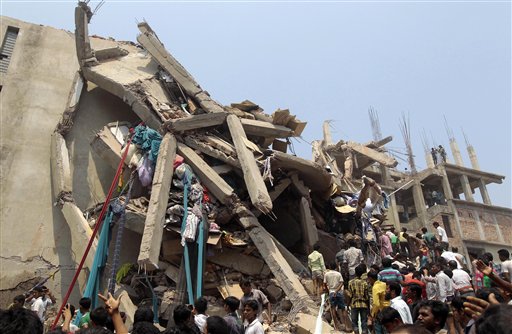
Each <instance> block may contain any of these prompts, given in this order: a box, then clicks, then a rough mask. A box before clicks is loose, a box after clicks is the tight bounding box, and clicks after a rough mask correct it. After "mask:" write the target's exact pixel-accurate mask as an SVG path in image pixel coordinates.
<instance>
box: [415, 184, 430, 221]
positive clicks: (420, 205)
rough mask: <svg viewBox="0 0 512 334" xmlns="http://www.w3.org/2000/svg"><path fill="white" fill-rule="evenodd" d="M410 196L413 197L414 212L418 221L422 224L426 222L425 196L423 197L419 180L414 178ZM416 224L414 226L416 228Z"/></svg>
mask: <svg viewBox="0 0 512 334" xmlns="http://www.w3.org/2000/svg"><path fill="white" fill-rule="evenodd" d="M412 197H413V199H414V207H415V208H416V214H417V215H418V222H419V223H420V224H421V225H422V226H424V225H426V224H427V223H428V221H427V208H426V205H425V198H424V197H423V189H422V188H421V184H420V182H419V181H417V180H414V186H413V187H412ZM417 227H418V226H415V228H417Z"/></svg>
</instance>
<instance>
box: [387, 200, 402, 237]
mask: <svg viewBox="0 0 512 334" xmlns="http://www.w3.org/2000/svg"><path fill="white" fill-rule="evenodd" d="M389 200H390V203H389V211H388V219H390V220H391V223H392V224H393V226H394V227H395V229H396V230H397V231H398V230H400V218H399V217H398V210H397V206H396V198H395V194H392V195H391V196H389Z"/></svg>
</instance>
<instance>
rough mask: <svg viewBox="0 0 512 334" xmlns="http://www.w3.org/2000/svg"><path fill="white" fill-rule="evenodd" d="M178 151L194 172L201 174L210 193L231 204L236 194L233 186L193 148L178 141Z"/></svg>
mask: <svg viewBox="0 0 512 334" xmlns="http://www.w3.org/2000/svg"><path fill="white" fill-rule="evenodd" d="M178 153H179V154H180V155H181V156H182V157H183V158H185V162H186V163H187V164H189V165H190V166H191V167H192V169H193V170H194V173H195V174H196V175H198V176H199V179H200V180H201V182H202V183H203V184H204V185H205V186H206V188H207V189H208V190H209V191H210V193H211V194H212V195H213V196H214V197H215V198H216V199H217V200H219V201H220V202H221V203H222V204H224V205H226V204H230V203H231V202H232V201H233V198H234V196H235V194H234V193H233V188H231V186H230V185H229V184H227V183H226V181H224V179H222V178H221V177H220V176H219V174H217V173H216V172H215V171H214V170H213V169H212V168H211V167H210V166H209V165H208V164H207V163H206V162H205V161H204V160H203V159H201V157H200V156H199V155H197V153H196V152H194V150H193V149H191V148H190V147H188V146H187V145H185V144H182V143H178Z"/></svg>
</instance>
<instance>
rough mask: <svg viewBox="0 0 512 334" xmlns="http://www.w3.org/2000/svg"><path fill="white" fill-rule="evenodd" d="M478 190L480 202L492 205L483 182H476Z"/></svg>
mask: <svg viewBox="0 0 512 334" xmlns="http://www.w3.org/2000/svg"><path fill="white" fill-rule="evenodd" d="M478 189H480V195H482V200H483V201H484V204H487V205H492V203H491V197H490V196H489V192H488V191H487V185H486V184H485V182H484V180H482V179H480V180H478Z"/></svg>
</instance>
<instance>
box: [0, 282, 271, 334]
mask: <svg viewBox="0 0 512 334" xmlns="http://www.w3.org/2000/svg"><path fill="white" fill-rule="evenodd" d="M239 285H240V289H241V290H242V291H243V296H242V297H241V298H240V299H238V298H237V297H235V296H228V297H226V298H225V299H224V300H223V306H224V311H225V312H224V313H225V314H224V316H218V315H212V316H209V315H208V314H207V309H208V300H207V299H206V298H204V297H199V298H198V299H196V300H195V302H194V304H193V305H187V304H183V305H177V306H176V307H175V308H174V310H173V321H174V325H173V326H169V327H167V328H166V329H165V330H163V331H162V330H161V329H159V327H157V326H155V324H154V319H155V317H154V313H153V310H152V309H151V308H149V307H140V308H138V309H137V310H136V312H135V314H134V317H133V324H132V326H131V328H127V327H126V326H125V322H126V316H125V314H124V313H123V312H120V311H119V305H120V299H116V298H114V297H113V296H112V295H111V294H110V293H109V294H108V296H103V295H101V294H100V295H98V296H99V298H100V299H101V300H103V302H104V305H103V306H99V307H96V308H94V309H91V302H92V300H91V298H88V297H84V298H81V299H80V300H79V302H78V304H79V310H80V312H77V313H75V307H74V306H73V305H71V304H67V305H65V307H64V311H63V319H62V323H61V324H60V325H59V326H56V328H55V329H52V330H51V331H48V332H47V333H48V334H70V333H76V334H109V333H121V334H124V333H131V334H159V333H164V334H263V333H264V330H263V323H267V324H271V323H272V317H271V314H272V309H271V304H270V302H269V301H268V299H267V297H266V295H265V294H264V293H263V292H262V291H260V290H258V289H255V288H253V286H252V283H251V281H250V280H249V279H247V278H245V279H242V280H241V281H240V284H239ZM55 302H56V299H55V297H54V296H53V294H52V293H51V292H50V291H49V290H48V289H47V288H46V287H44V286H36V287H35V288H34V289H32V290H31V291H30V292H29V293H28V294H27V295H19V296H16V297H14V299H13V303H12V304H11V305H10V306H9V307H8V309H7V310H0V333H3V334H42V333H43V329H44V323H45V320H46V309H47V307H48V306H49V305H51V304H54V303H55Z"/></svg>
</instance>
